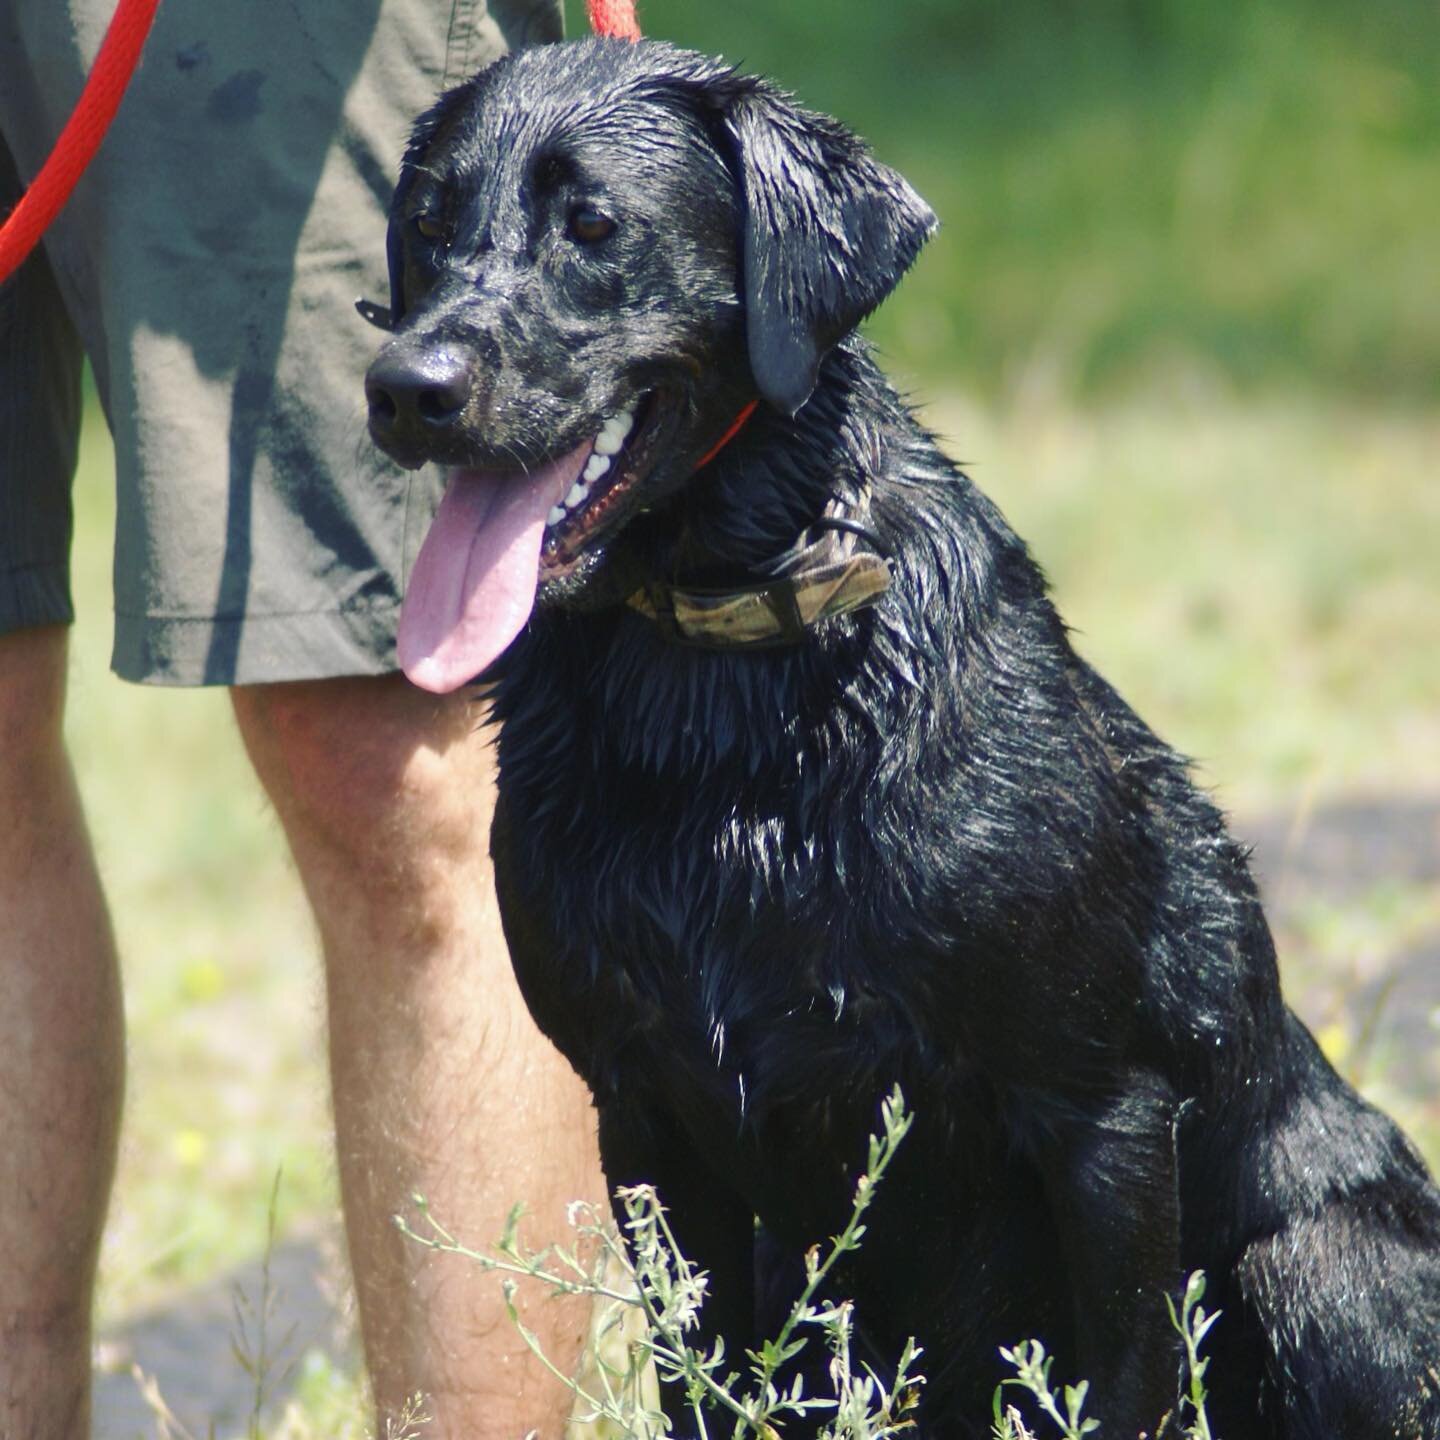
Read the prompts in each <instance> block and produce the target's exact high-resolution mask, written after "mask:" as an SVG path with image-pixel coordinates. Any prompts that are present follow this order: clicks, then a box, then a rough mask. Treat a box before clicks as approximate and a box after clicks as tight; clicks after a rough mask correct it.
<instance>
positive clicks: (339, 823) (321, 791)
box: [232, 677, 604, 1440]
mask: <svg viewBox="0 0 1440 1440" xmlns="http://www.w3.org/2000/svg"><path fill="white" fill-rule="evenodd" d="M232 695H233V696H234V701H235V709H236V714H237V717H238V719H239V722H240V728H241V733H242V734H243V736H244V738H245V743H246V745H247V747H248V749H249V753H250V756H251V759H252V761H253V762H254V764H255V767H256V770H257V772H258V773H259V775H260V778H261V780H262V782H263V783H264V785H265V787H266V789H267V791H268V792H269V794H270V796H271V798H272V800H273V802H274V804H275V808H276V810H277V812H278V813H279V816H280V819H281V822H282V824H283V825H284V827H285V830H286V833H287V834H288V836H289V839H290V844H291V848H292V850H293V853H294V855H295V859H296V863H297V865H298V866H299V870H300V874H301V878H302V880H303V881H304V884H305V887H306V891H307V893H308V895H309V897H310V901H311V904H312V906H313V908H314V910H315V914H316V916H317V919H318V921H319V926H320V938H321V943H322V946H323V949H324V954H325V962H326V976H327V989H328V996H329V1013H330V1053H331V1071H332V1076H333V1084H334V1102H335V1120H336V1130H337V1144H338V1151H339V1160H340V1179H341V1185H342V1190H343V1194H344V1202H345V1220H346V1228H347V1232H348V1236H349V1243H350V1254H351V1261H352V1265H353V1268H354V1272H355V1284H356V1290H357V1293H358V1297H359V1301H360V1316H361V1327H362V1331H363V1335H364V1340H365V1351H366V1358H367V1361H368V1363H369V1366H370V1373H371V1379H372V1381H373V1384H374V1388H375V1398H376V1403H377V1407H378V1410H379V1412H380V1421H381V1430H380V1433H382V1434H383V1433H384V1429H383V1426H384V1422H385V1419H386V1418H388V1417H389V1416H391V1415H393V1414H395V1413H396V1411H398V1409H399V1408H400V1406H401V1405H402V1404H403V1402H404V1400H405V1399H406V1398H407V1396H409V1395H411V1394H413V1393H415V1392H417V1391H422V1392H424V1393H425V1394H426V1396H427V1397H428V1403H429V1410H430V1413H431V1414H432V1416H433V1417H434V1420H435V1424H434V1427H433V1430H429V1431H427V1432H426V1433H427V1435H430V1434H433V1435H435V1436H437V1437H442V1436H443V1437H447V1440H458V1437H462V1436H463V1437H465V1440H485V1437H489V1436H497V1437H502V1436H503V1437H507V1440H508V1437H513V1436H519V1435H523V1434H524V1433H525V1432H526V1431H527V1430H529V1429H531V1428H537V1429H538V1430H539V1432H540V1434H541V1435H542V1436H544V1437H547V1440H549V1437H558V1436H559V1434H560V1432H561V1427H562V1424H563V1419H564V1416H565V1414H566V1413H567V1412H568V1408H569V1405H568V1397H567V1396H566V1394H565V1393H564V1391H563V1389H562V1387H561V1386H560V1385H559V1384H558V1382H556V1381H555V1380H554V1379H553V1377H549V1376H547V1375H545V1374H544V1372H543V1371H542V1369H541V1368H540V1367H539V1365H538V1364H537V1363H536V1362H535V1361H533V1359H531V1358H530V1357H529V1356H528V1353H527V1351H526V1349H525V1346H524V1343H523V1341H522V1340H521V1339H520V1337H519V1335H518V1334H517V1333H516V1332H515V1331H514V1329H513V1327H512V1326H511V1325H510V1323H509V1321H508V1319H507V1317H506V1315H505V1313H504V1307H503V1303H502V1298H501V1292H500V1284H499V1280H498V1278H497V1277H496V1276H494V1275H489V1274H485V1273H483V1272H481V1271H480V1270H479V1269H478V1268H477V1267H475V1266H472V1265H469V1264H467V1263H466V1262H465V1261H463V1260H460V1259H458V1258H456V1257H453V1256H445V1255H436V1254H433V1253H431V1252H429V1251H427V1250H425V1249H423V1248H421V1247H420V1246H418V1245H416V1244H415V1243H414V1242H413V1241H409V1240H406V1239H405V1238H404V1237H403V1236H402V1235H400V1234H399V1232H398V1231H397V1230H396V1229H395V1227H394V1224H393V1221H392V1218H391V1217H392V1216H393V1215H395V1214H396V1213H398V1212H407V1213H410V1214H412V1215H413V1213H414V1211H413V1206H412V1203H411V1196H412V1195H413V1194H415V1193H419V1194H422V1195H424V1196H425V1198H426V1200H427V1201H428V1203H429V1204H430V1207H431V1209H432V1211H433V1212H434V1214H435V1215H436V1217H437V1218H439V1219H440V1220H442V1222H443V1223H444V1224H445V1225H446V1226H447V1227H448V1228H449V1229H450V1230H451V1231H452V1232H453V1233H455V1234H456V1235H457V1236H460V1237H463V1238H464V1239H465V1240H466V1241H467V1242H468V1243H470V1244H472V1245H474V1246H475V1247H476V1248H481V1249H488V1248H489V1246H490V1244H491V1243H492V1242H493V1241H494V1240H495V1239H496V1238H497V1237H498V1236H499V1234H500V1232H501V1229H502V1226H503V1223H504V1219H505V1216H506V1214H507V1212H508V1210H509V1208H510V1206H511V1205H512V1204H513V1203H514V1202H516V1201H519V1200H523V1201H524V1202H525V1203H526V1205H527V1208H528V1209H529V1211H530V1212H531V1214H532V1215H533V1217H534V1218H533V1219H532V1220H531V1221H529V1222H528V1223H527V1225H526V1227H525V1232H526V1235H527V1238H528V1239H529V1240H530V1241H531V1242H532V1243H537V1244H538V1243H540V1242H541V1241H543V1240H548V1239H557V1238H562V1236H563V1235H564V1233H565V1223H564V1213H565V1206H566V1203H567V1202H568V1201H570V1200H573V1199H596V1200H598V1199H600V1198H601V1197H602V1196H603V1194H604V1184H603V1181H602V1180H601V1178H600V1174H599V1170H598V1161H597V1159H596V1155H595V1140H594V1129H593V1120H592V1116H591V1111H590V1106H589V1100H588V1097H587V1096H586V1094H585V1093H584V1089H583V1087H582V1086H581V1084H580V1082H579V1081H578V1079H577V1078H576V1077H575V1076H574V1074H573V1073H572V1072H571V1071H570V1069H569V1067H568V1066H567V1065H566V1063H565V1062H564V1061H563V1060H562V1059H561V1058H560V1057H559V1056H558V1054H556V1052H555V1051H553V1050H552V1049H551V1047H550V1046H549V1044H548V1042H546V1041H545V1040H544V1039H543V1037H541V1036H540V1035H539V1033H538V1032H537V1031H536V1030H535V1028H534V1025H533V1022H532V1021H531V1020H530V1018H529V1015H528V1013H527V1012H526V1010H525V1007H524V1004H523V1002H522V1001H521V999H520V997H519V993H518V990H517V988H516V984H515V980H514V977H513V974H512V972H511V969H510V961H509V956H508V954H507V952H506V949H505V943H504V938H503V936H502V935H501V932H500V926H499V923H498V916H497V913H496V905H495V899H494V894H493V888H492V882H491V874H490V863H489V825H490V811H491V805H492V802H493V776H492V760H491V752H490V745H489V743H488V740H487V737H486V736H485V735H483V734H479V733H476V723H477V721H476V715H475V712H474V710H473V709H472V708H470V707H468V706H467V705H466V704H465V703H464V702H463V701H461V700H455V699H452V700H449V701H443V702H437V701H436V699H435V698H434V697H433V696H426V695H423V694H421V692H419V691H417V690H414V689H412V688H411V687H410V686H409V685H408V684H406V683H405V682H404V681H403V680H401V679H399V678H398V677H385V678H367V679H352V680H327V681H316V682H302V683H296V684H284V685H266V686H249V687H240V688H237V689H235V690H233V691H232ZM587 1319H588V1307H586V1306H584V1305H581V1304H576V1303H574V1302H567V1303H565V1304H559V1303H555V1302H546V1303H545V1304H544V1305H543V1306H542V1305H540V1304H535V1305H533V1306H531V1307H530V1308H529V1311H528V1321H529V1323H530V1324H531V1325H532V1326H533V1327H534V1328H535V1329H536V1330H537V1331H538V1332H539V1333H540V1336H541V1338H542V1341H543V1343H544V1345H545V1348H546V1350H547V1353H548V1354H550V1355H551V1356H552V1357H553V1358H554V1359H555V1361H556V1363H557V1364H558V1365H560V1366H561V1367H562V1368H565V1367H568V1366H569V1365H571V1363H572V1362H573V1360H574V1358H575V1355H576V1353H577V1349H578V1345H579V1343H580V1340H581V1338H582V1335H583V1332H584V1330H585V1327H586V1322H587Z"/></svg>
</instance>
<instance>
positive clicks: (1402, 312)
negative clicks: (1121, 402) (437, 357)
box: [569, 0, 1440, 399]
mask: <svg viewBox="0 0 1440 1440" xmlns="http://www.w3.org/2000/svg"><path fill="white" fill-rule="evenodd" d="M569 9H570V33H571V34H578V33H582V32H583V29H584V24H583V19H582V18H581V14H582V12H581V7H580V6H579V4H578V0H571V4H570V6H569ZM640 15H641V20H642V23H643V25H644V27H645V29H646V32H647V33H648V34H650V35H653V36H656V37H660V38H665V39H670V40H674V41H676V42H677V43H680V44H683V45H687V46H691V47H694V48H696V49H700V50H706V51H711V52H715V53H720V54H723V55H725V56H726V57H728V58H730V59H732V60H736V61H738V62H741V63H742V64H743V66H744V67H745V68H747V69H751V70H757V71H761V72H763V73H767V74H770V75H773V76H774V77H776V78H777V79H778V80H779V81H780V82H781V83H782V84H784V85H785V86H787V87H788V88H790V89H792V90H794V91H796V92H797V93H798V94H799V95H800V96H801V98H802V99H804V100H805V101H806V102H807V103H809V104H811V105H813V106H816V107H818V108H821V109H825V110H829V111H831V112H832V113H834V114H836V115H838V116H840V117H841V118H842V119H844V120H845V121H847V122H848V123H850V124H851V125H853V126H855V127H856V128H857V129H859V130H860V131H861V132H862V133H863V134H865V135H867V136H868V137H870V138H871V139H872V141H873V142H874V144H875V147H876V150H877V152H878V153H879V154H880V155H881V157H882V158H883V159H886V160H888V161H890V162H891V163H893V164H895V165H897V166H898V167H899V168H900V169H901V170H902V171H904V172H905V173H906V174H907V175H908V176H909V177H910V178H911V179H912V180H913V181H914V182H915V183H916V185H917V186H918V187H919V188H920V190H921V191H922V193H923V194H924V195H925V196H926V197H927V199H929V200H930V201H931V203H932V204H933V205H934V207H935V209H936V210H937V212H938V213H939V215H940V217H941V221H942V226H943V228H942V230H941V232H940V235H939V236H938V237H937V239H936V240H935V241H934V243H933V244H932V245H931V247H930V248H929V250H928V252H927V253H926V255H925V256H924V257H923V258H922V259H921V261H920V263H919V265H918V266H917V268H916V271H915V274H914V276H913V277H912V279H911V280H910V281H908V282H907V286H908V289H909V292H910V297H911V302H912V303H911V304H910V305H908V306H905V307H897V309H896V310H895V311H894V312H892V313H890V314H888V315H885V316H882V318H881V319H880V320H879V321H878V322H877V324H876V326H875V331H876V333H877V335H878V336H879V337H880V338H881V339H882V340H883V341H884V343H885V344H886V345H887V347H888V348H889V349H891V350H892V351H893V353H894V354H895V356H896V359H897V361H898V363H899V364H900V366H901V367H902V368H903V369H906V370H910V371H914V372H917V373H922V374H926V375H928V376H936V377H940V376H943V377H945V378H946V380H947V381H950V382H959V383H963V384H964V385H966V386H967V387H971V388H978V389H979V390H981V391H983V392H984V393H986V394H988V395H992V396H994V395H1003V394H1007V393H1010V392H1012V391H1013V390H1015V389H1016V388H1017V387H1024V386H1025V385H1026V384H1027V383H1029V380H1030V377H1031V376H1032V374H1033V373H1034V372H1035V371H1037V370H1038V371H1040V372H1042V373H1044V374H1046V375H1052V374H1054V373H1056V372H1058V374H1059V375H1060V376H1061V377H1062V378H1063V381H1064V383H1065V385H1066V386H1067V388H1069V389H1071V390H1074V391H1078V392H1080V393H1083V394H1094V393H1097V392H1104V391H1109V390H1114V389H1116V388H1124V387H1126V386H1128V385H1130V384H1132V383H1134V382H1135V381H1136V380H1137V378H1143V377H1145V376H1147V375H1149V374H1150V373H1152V372H1153V370H1154V368H1155V367H1156V366H1177V367H1179V368H1181V369H1184V370H1195V369H1198V370H1199V371H1201V372H1202V373H1204V374H1207V375H1212V376H1214V377H1217V378H1219V379H1223V381H1224V382H1225V383H1227V384H1231V385H1234V386H1237V387H1244V388H1248V387H1251V386H1253V385H1256V384H1262V383H1263V384H1271V385H1276V384H1278V385H1287V384H1300V385H1304V386H1307V387H1309V386H1313V385H1315V384H1317V383H1319V384H1323V385H1325V386H1327V387H1335V388H1338V389H1342V390H1344V391H1346V392H1348V393H1351V394H1362V395H1366V396H1372V397H1379V398H1384V399H1393V398H1394V397H1396V396H1404V397H1407V398H1411V399H1416V398H1419V399H1434V398H1436V397H1437V395H1440V286H1437V285H1436V284H1435V283H1434V271H1435V262H1434V236H1435V235H1437V234H1440V87H1437V85H1436V84H1435V75H1436V74H1437V73H1440V9H1437V8H1436V7H1435V6H1434V5H1432V4H1429V3H1427V0H1378V3H1375V4H1371V5H1365V6H1354V5H1346V4H1343V3H1341V0H1235V3H1232V4H1228V5H1223V6H1213V5H1212V6H1207V5H1200V4H1195V3H1193V0H1089V3H1083V4H1082V3H1078V0H1037V3H1034V4H1029V5H1012V6H1004V5H997V4H993V3H991V0H905V3H903V4H886V5H879V4H874V3H871V0H825V3H824V4H818V3H814V0H775V3H772V4H766V5H753V6H735V5H716V4H713V3H710V0H641V4H640Z"/></svg>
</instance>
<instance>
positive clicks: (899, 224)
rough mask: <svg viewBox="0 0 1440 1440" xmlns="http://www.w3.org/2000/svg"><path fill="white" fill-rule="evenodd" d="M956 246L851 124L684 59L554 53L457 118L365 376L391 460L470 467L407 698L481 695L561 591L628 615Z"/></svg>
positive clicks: (412, 229)
mask: <svg viewBox="0 0 1440 1440" xmlns="http://www.w3.org/2000/svg"><path fill="white" fill-rule="evenodd" d="M934 225H935V218H934V216H933V214H932V213H931V211H930V210H929V208H928V207H927V206H926V205H925V203H924V202H923V201H922V200H921V199H920V198H919V196H917V195H916V194H915V192H914V191H913V190H912V189H911V188H910V186H909V185H908V184H907V183H906V182H905V181H904V180H903V179H902V178H901V177H900V176H899V175H897V174H896V173H895V172H894V171H892V170H889V169H887V168H886V167H884V166H883V165H880V164H878V163H877V162H876V161H875V160H874V159H872V158H871V156H870V154H869V152H868V151H867V150H866V148H865V147H864V145H863V144H861V142H860V141H859V140H857V139H856V137H855V136H854V135H852V134H851V133H850V132H849V131H847V130H845V129H844V128H843V127H842V126H840V125H839V124H837V123H836V122H835V121H833V120H830V119H827V118H825V117H823V116H819V115H815V114H813V113H810V112H808V111H806V110H803V109H801V108H800V107H799V106H797V105H796V104H795V103H793V102H792V101H791V100H790V99H789V97H788V96H786V95H784V94H782V93H781V92H779V91H778V90H776V89H774V88H773V87H772V86H770V85H769V84H767V83H766V82H764V81H761V80H757V79H754V78H751V77H745V76H740V75H737V74H736V73H735V72H734V71H733V70H731V69H729V68H727V67H726V66H724V65H722V64H720V63H719V62H717V61H714V60H710V59H707V58H705V57H703V56H699V55H693V54H689V53H686V52H683V51H679V50H676V49H674V48H672V47H670V46H668V45H663V44H657V43H652V42H642V43H640V44H637V45H631V44H628V43H626V42H623V41H605V40H588V41H578V42H576V43H574V44H571V45H556V46H542V47H538V48H536V49H533V50H527V51H523V52H521V53H519V54H516V55H513V56H510V57H507V58H506V59H504V60H501V61H498V62H497V63H496V64H494V65H492V66H491V67H490V68H489V69H487V70H485V71H482V72H481V73H480V74H479V75H478V76H476V77H475V79H473V80H472V81H470V82H469V83H468V84H465V85H462V86H460V87H459V88H458V89H456V90H453V91H451V92H450V93H449V94H447V95H445V96H444V97H442V98H441V100H440V101H439V103H438V104H437V105H436V106H435V107H434V109H432V110H431V111H430V112H429V113H427V114H426V115H424V116H423V117H421V119H420V121H419V123H418V125H417V127H416V131H415V135H414V139H413V142H412V144H411V147H410V149H409V151H408V153H407V154H406V157H405V162H404V167H403V171H402V175H401V179H400V184H399V187H398V188H397V190H396V192H395V199H394V202H393V206H392V210H391V219H390V236H389V258H390V277H391V320H392V325H393V328H394V335H393V337H392V338H391V340H390V341H389V342H388V343H387V344H386V345H385V347H384V349H383V350H382V351H381V352H380V355H379V356H378V357H377V358H376V360H375V362H374V364H373V365H372V366H371V367H370V371H369V374H368V375H367V377H366V392H367V395H368V398H369V402H370V430H371V434H372V436H373V437H374V439H375V441H376V443H377V444H379V445H380V446H381V447H382V448H383V449H385V450H386V451H388V452H389V453H390V454H391V455H392V456H394V457H395V458H396V459H397V460H399V461H400V462H401V463H402V464H407V465H419V464H422V463H424V462H426V461H431V460H435V461H440V462H442V463H444V464H446V465H449V466H451V467H453V468H452V474H451V480H450V486H449V489H448V491H447V493H446V497H445V500H444V501H443V502H442V505H441V510H440V513H439V514H438V516H437V518H436V521H435V523H434V525H433V527H432V529H431V533H430V535H429V537H428V538H427V540H426V542H425V546H424V548H423V549H422V552H421V556H420V558H419V560H418V561H417V563H416V568H415V573H414V575H413V576H412V577H411V581H410V586H409V592H408V594H407V597H406V605H405V611H404V615H403V618H402V622H401V632H400V658H401V663H402V665H403V666H404V668H405V669H406V671H407V673H408V674H409V675H410V677H411V679H412V680H414V681H416V683H418V684H421V685H424V686H426V687H427V688H431V689H436V690H450V689H454V688H456V687H457V686H459V685H461V684H464V683H465V682H466V681H467V680H469V679H471V678H473V676H474V675H475V674H477V673H478V672H479V671H480V670H482V669H483V668H484V667H485V666H486V665H488V664H489V662H490V661H491V660H492V659H493V658H494V657H495V656H496V655H497V654H499V653H500V652H501V651H502V650H503V649H504V648H505V647H506V646H507V645H508V644H509V643H510V641H511V640H512V639H513V638H514V637H515V635H516V634H517V633H518V631H519V630H520V628H521V627H522V626H523V625H524V623H525V619H526V617H527V616H528V615H529V613H530V610H531V608H532V606H533V605H534V603H535V600H536V596H537V591H538V594H539V597H540V599H541V600H542V601H544V602H558V603H566V602H570V603H585V602H586V601H587V599H588V600H589V601H591V602H592V603H593V601H594V598H595V597H596V596H597V595H600V594H604V593H605V586H604V584H603V582H602V577H603V575H604V574H605V572H606V570H607V568H610V565H611V562H612V560H613V556H614V552H615V551H616V549H617V547H618V546H619V542H620V538H621V536H622V533H623V532H624V530H625V528H626V527H627V525H629V524H630V523H631V522H632V521H633V520H634V519H635V517H636V516H638V515H639V514H640V513H642V512H643V511H646V510H653V509H655V508H657V507H659V508H661V509H663V507H664V506H665V504H666V503H667V501H668V499H669V498H670V497H673V496H674V495H675V494H676V493H677V492H679V491H680V490H682V489H683V487H685V486H686V484H687V483H690V482H691V479H692V476H694V475H695V472H696V466H697V464H698V463H699V462H701V461H702V460H703V459H704V457H706V456H707V454H708V453H709V452H710V451H712V450H713V448H714V446H715V444H716V442H717V441H718V440H719V439H720V438H721V437H722V436H723V435H724V434H725V433H726V431H727V430H728V429H729V428H730V426H731V425H732V423H733V421H734V419H735V417H736V416H737V414H739V413H741V412H742V410H743V408H744V407H745V406H746V405H747V404H748V403H749V402H750V401H752V400H755V399H757V398H758V399H760V400H761V401H763V402H764V403H766V404H768V405H769V406H771V407H773V408H774V409H775V410H777V411H779V412H781V413H783V414H785V415H794V414H795V413H796V412H797V411H798V410H799V409H800V407H801V406H802V405H804V404H805V402H806V400H807V399H808V398H809V396H810V394H811V392H812V391H813V389H814V387H815V383H816V378H817V375H818V372H819V368H820V364H821V361H822V360H823V358H824V356H825V354H826V352H827V351H828V350H829V349H830V348H831V347H833V346H834V345H835V344H836V342H837V341H839V340H840V339H841V338H842V337H843V336H844V335H845V334H846V333H847V332H848V331H850V330H851V329H853V328H854V326H855V325H857V324H858V323H859V322H860V320H861V319H863V318H864V317H865V316H866V315H867V314H868V313H869V312H870V311H871V310H872V309H873V308H874V307H875V306H876V305H877V304H879V302H880V301H881V300H882V299H884V297H885V296H886V295H887V294H888V293H889V292H890V290H891V289H892V288H893V287H894V286H895V284H896V283H897V282H898V281H899V279H900V276H901V275H902V274H903V273H904V271H905V269H906V268H907V267H908V265H909V264H910V262H911V260H913V258H914V257H915V255H916V253H917V252H918V250H919V249H920V246H921V245H922V244H923V243H924V241H925V239H926V238H927V236H928V235H929V234H930V232H931V230H932V229H933V228H934Z"/></svg>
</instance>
